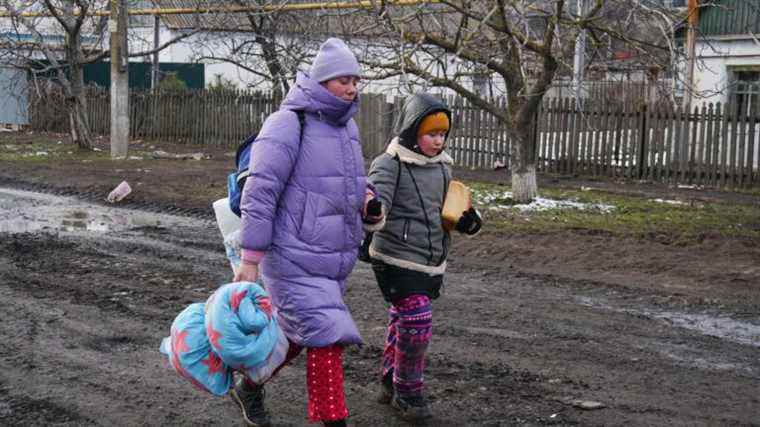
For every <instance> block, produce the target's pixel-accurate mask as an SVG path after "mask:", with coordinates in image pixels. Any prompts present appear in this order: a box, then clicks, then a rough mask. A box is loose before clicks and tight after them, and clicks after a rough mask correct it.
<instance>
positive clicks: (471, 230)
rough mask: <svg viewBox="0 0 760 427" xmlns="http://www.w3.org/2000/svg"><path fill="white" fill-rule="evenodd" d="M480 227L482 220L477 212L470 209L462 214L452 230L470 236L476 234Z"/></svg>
mask: <svg viewBox="0 0 760 427" xmlns="http://www.w3.org/2000/svg"><path fill="white" fill-rule="evenodd" d="M482 226H483V218H481V217H480V214H479V213H478V211H476V210H475V209H474V208H470V209H468V210H466V211H464V212H462V217H461V218H459V221H458V222H457V225H456V227H454V230H456V231H458V232H460V233H464V234H468V235H470V236H472V235H473V234H477V232H478V231H480V228H481V227H482Z"/></svg>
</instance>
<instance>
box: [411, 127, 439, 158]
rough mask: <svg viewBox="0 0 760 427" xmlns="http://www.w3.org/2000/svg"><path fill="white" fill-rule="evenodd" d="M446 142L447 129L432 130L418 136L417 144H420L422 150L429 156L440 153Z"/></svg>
mask: <svg viewBox="0 0 760 427" xmlns="http://www.w3.org/2000/svg"><path fill="white" fill-rule="evenodd" d="M445 144H446V131H443V130H437V131H432V132H430V133H426V134H423V135H420V137H418V138H417V145H419V147H420V151H422V154H424V155H426V156H428V157H434V156H437V155H438V154H440V153H441V151H443V147H444V145H445Z"/></svg>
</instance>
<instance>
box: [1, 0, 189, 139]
mask: <svg viewBox="0 0 760 427" xmlns="http://www.w3.org/2000/svg"><path fill="white" fill-rule="evenodd" d="M108 7H109V1H108V0H42V1H30V2H18V1H12V0H0V11H1V12H5V13H7V14H9V15H10V18H5V19H4V20H6V21H8V22H5V23H3V26H4V27H5V28H6V29H8V30H10V32H11V33H13V34H14V35H15V37H13V38H10V39H8V40H6V43H5V46H3V48H4V49H3V52H4V54H3V55H2V56H0V61H2V62H3V63H5V64H7V65H12V66H14V67H17V68H23V69H26V70H28V71H29V72H30V73H31V74H32V75H34V76H51V77H52V78H51V79H52V80H53V81H54V82H56V83H57V84H58V85H59V86H60V88H61V90H62V91H63V95H64V98H65V108H66V111H67V114H68V117H69V124H70V132H71V139H72V141H73V142H74V143H76V144H77V145H79V146H80V147H81V148H85V149H90V148H92V135H91V132H90V125H89V119H88V116H87V108H86V98H85V85H84V66H85V65H86V64H89V63H93V62H97V61H100V60H103V59H105V58H107V57H108V56H109V54H110V51H109V50H107V49H103V48H102V47H103V46H104V45H105V43H106V42H107V40H106V38H107V36H108V33H107V28H106V23H107V18H105V17H96V16H93V12H95V11H104V10H108ZM34 13H37V14H39V15H33V14H34ZM29 15H32V16H29ZM192 33H193V32H187V33H185V34H182V35H180V36H178V37H176V38H174V39H172V40H170V41H168V42H166V43H164V44H162V45H161V46H159V47H158V48H157V49H155V50H162V49H165V48H166V47H168V46H170V45H171V44H173V43H176V42H177V41H179V40H182V39H184V38H186V37H189V36H190V35H192ZM152 52H153V51H149V52H136V53H130V54H129V56H130V57H136V56H145V55H149V54H151V53H152Z"/></svg>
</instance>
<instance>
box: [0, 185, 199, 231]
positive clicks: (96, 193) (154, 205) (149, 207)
mask: <svg viewBox="0 0 760 427" xmlns="http://www.w3.org/2000/svg"><path fill="white" fill-rule="evenodd" d="M0 187H8V188H13V189H16V190H23V191H33V192H37V193H42V194H49V195H54V196H64V197H76V198H78V199H80V200H82V201H85V202H89V203H93V204H96V205H99V206H108V207H113V206H118V207H119V208H123V209H130V210H141V211H146V212H153V213H164V214H171V215H178V216H185V217H190V218H196V219H202V220H213V219H214V212H213V210H212V209H211V205H209V207H208V208H207V209H206V208H204V209H201V208H182V207H178V206H175V205H172V204H170V203H162V202H157V201H146V200H139V199H138V200H135V199H132V198H127V199H125V200H122V201H120V202H119V203H118V205H113V204H111V203H108V202H107V201H106V196H108V192H107V191H103V190H102V189H101V188H99V187H97V186H90V187H88V188H86V189H84V190H81V189H78V188H76V187H71V186H56V185H51V184H47V183H35V182H30V181H25V180H22V179H19V178H17V177H10V176H3V175H0Z"/></svg>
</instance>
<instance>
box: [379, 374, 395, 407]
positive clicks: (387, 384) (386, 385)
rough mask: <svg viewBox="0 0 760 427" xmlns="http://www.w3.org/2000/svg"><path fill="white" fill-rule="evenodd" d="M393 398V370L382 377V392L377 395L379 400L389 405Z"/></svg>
mask: <svg viewBox="0 0 760 427" xmlns="http://www.w3.org/2000/svg"><path fill="white" fill-rule="evenodd" d="M391 400H393V371H390V372H388V373H387V374H385V375H383V377H382V378H381V379H380V392H379V393H378V395H377V402H378V403H382V404H384V405H388V404H389V403H391Z"/></svg>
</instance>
